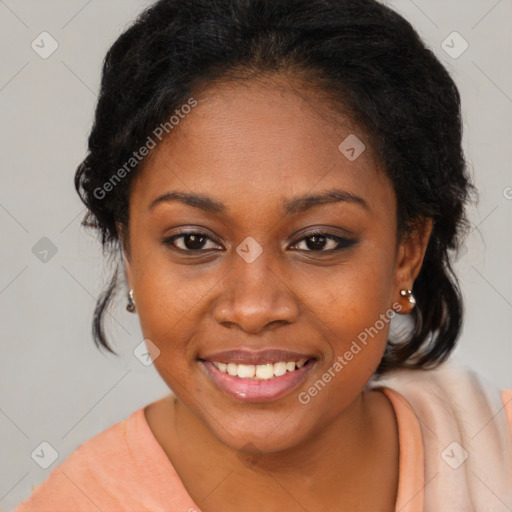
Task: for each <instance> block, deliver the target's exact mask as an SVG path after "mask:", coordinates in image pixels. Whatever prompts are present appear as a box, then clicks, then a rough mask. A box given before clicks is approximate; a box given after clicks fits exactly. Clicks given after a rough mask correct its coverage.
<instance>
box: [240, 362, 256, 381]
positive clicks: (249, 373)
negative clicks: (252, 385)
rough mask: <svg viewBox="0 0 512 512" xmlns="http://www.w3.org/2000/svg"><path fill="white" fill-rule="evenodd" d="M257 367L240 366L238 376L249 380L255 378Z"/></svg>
mask: <svg viewBox="0 0 512 512" xmlns="http://www.w3.org/2000/svg"><path fill="white" fill-rule="evenodd" d="M255 368H256V367H255V366H254V365H253V364H239V365H238V371H237V375H238V376H239V377H240V378H241V379H247V378H249V377H254V370H255Z"/></svg>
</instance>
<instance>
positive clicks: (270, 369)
mask: <svg viewBox="0 0 512 512" xmlns="http://www.w3.org/2000/svg"><path fill="white" fill-rule="evenodd" d="M273 376H274V365H273V364H259V365H257V366H256V377H258V379H270V378H272V377H273Z"/></svg>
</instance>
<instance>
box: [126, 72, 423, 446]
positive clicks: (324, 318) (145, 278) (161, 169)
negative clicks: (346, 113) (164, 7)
mask: <svg viewBox="0 0 512 512" xmlns="http://www.w3.org/2000/svg"><path fill="white" fill-rule="evenodd" d="M294 91H295V90H294V89H293V88H292V87H290V86H289V83H288V82H286V80H285V79H284V78H275V79H274V80H273V81H270V80H269V81H268V82H266V83H264V82H251V83H244V84H222V85H220V84H218V85H216V86H214V87H212V88H210V89H209V90H208V91H207V92H206V93H205V94H202V95H200V96H198V97H197V98H196V99H197V101H198V103H197V105H196V106H195V107H193V108H191V109H190V110H191V111H190V112H189V113H188V114H186V115H183V116H182V117H183V118H182V119H180V121H179V124H178V125H177V126H175V127H174V129H173V130H172V131H171V132H170V135H169V136H168V137H167V138H165V139H163V140H162V142H160V143H159V144H158V145H157V146H156V147H155V148H154V149H152V150H151V152H150V154H149V155H148V156H147V157H146V160H145V162H144V168H143V170H141V172H140V173H139V174H138V175H137V177H136V179H135V181H134V183H133V187H132V191H131V197H130V224H129V233H130V235H129V246H128V248H127V252H128V254H127V258H128V259H127V275H128V279H129V284H130V287H131V288H133V290H134V299H135V303H136V306H137V312H138V315H139V317H140V322H141V327H142V332H143V335H144V337H145V338H146V339H147V340H150V341H151V344H153V345H151V344H150V347H152V346H156V347H157V348H158V350H159V355H158V357H156V359H155V360H154V365H155V367H156V369H157V370H158V372H159V373H160V375H161V376H162V378H163V379H164V381H165V382H166V383H167V384H168V386H169V387H170V388H171V389H172V390H173V392H174V394H175V395H176V396H177V397H178V399H179V400H180V401H181V403H182V404H183V405H184V406H186V407H187V408H188V409H189V410H190V411H191V412H192V413H193V414H194V415H195V416H196V417H197V418H198V419H199V420H200V421H201V422H202V423H203V424H204V425H206V427H207V428H208V429H209V430H210V431H211V432H212V433H213V434H214V436H215V437H216V438H218V439H219V440H221V441H222V442H223V443H225V444H227V445H228V446H231V447H232V448H235V449H240V448H243V447H246V446H249V445H250V446H253V447H255V448H256V449H258V450H261V451H276V450H280V449H285V448H288V447H291V446H294V445H297V444H298V443H300V442H303V441H306V440H308V439H312V438H313V437H314V436H316V435H318V433H319V432H320V431H321V430H322V428H325V427H327V426H328V424H329V423H331V422H332V421H334V420H335V419H336V418H338V417H341V416H343V415H349V414H350V411H351V408H352V407H355V405H354V404H356V403H357V400H358V399H359V398H360V397H361V392H362V390H363V388H364V386H365V384H366V383H367V381H368V380H369V379H370V377H371V376H372V375H373V373H374V372H375V369H376V368H377V366H378V364H379V362H380V360H381V358H382V355H383V351H384V348H385V345H386V340H387V335H388V330H389V321H390V318H391V317H392V315H393V313H392V307H393V304H394V308H395V309H398V310H400V308H402V310H401V312H402V313H406V312H408V311H409V310H408V309H407V304H406V301H405V302H404V301H403V300H401V299H400V294H399V290H400V289H401V288H404V287H409V288H411V287H412V284H413V282H414V278H415V276H416V275H417V273H418V272H419V268H420V266H421V260H422V257H423V253H424V248H425V247H424V245H425V243H426V240H427V238H428V234H429V232H428V233H427V234H426V235H425V237H424V238H423V239H421V240H415V239H413V238H411V240H410V241H404V242H403V243H402V244H401V245H400V246H399V247H398V248H397V245H396V244H397V240H396V199H395V194H394V191H393V188H392V185H391V183H390V181H389V180H388V178H386V177H385V176H384V174H383V173H381V172H378V170H377V167H376V164H375V161H374V159H373V158H372V153H371V148H370V147H369V144H368V143H367V141H366V140H365V136H364V134H363V133H361V132H360V131H359V130H357V129H356V128H352V127H351V126H350V124H349V123H348V121H347V120H346V119H345V120H344V119H339V122H338V123H337V124H334V123H330V122H328V120H327V118H326V116H325V115H324V110H323V108H324V107H325V103H322V100H321V99H320V97H319V96H318V97H316V98H315V96H314V94H315V93H314V92H310V93H309V96H308V97H307V100H306V99H304V98H306V96H304V95H301V94H297V93H296V92H294ZM186 111H188V109H186ZM354 134H355V135H356V136H357V137H358V139H359V141H360V142H362V143H363V144H365V145H366V149H364V151H362V153H361V154H359V156H358V153H360V152H361V149H362V148H363V147H362V146H361V145H360V142H358V141H357V139H355V138H354ZM347 137H350V138H349V139H348V140H347V141H346V142H345V143H344V144H342V146H341V149H340V148H339V146H340V144H341V143H342V142H343V141H344V140H345V139H347ZM166 194H167V200H166V199H165V196H164V195H166ZM171 194H179V195H176V196H171ZM192 195H194V196H195V195H197V196H200V198H194V197H192ZM173 197H174V199H173ZM180 197H181V199H180ZM422 244H423V245H422ZM151 351H152V354H153V355H154V356H156V355H157V354H158V352H157V351H156V350H154V349H153V350H151V349H150V352H151ZM305 361H306V362H305ZM214 363H215V364H214ZM297 363H298V364H297ZM304 363H305V364H304ZM230 374H233V375H230Z"/></svg>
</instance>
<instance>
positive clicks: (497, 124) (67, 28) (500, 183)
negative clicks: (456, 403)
mask: <svg viewBox="0 0 512 512" xmlns="http://www.w3.org/2000/svg"><path fill="white" fill-rule="evenodd" d="M148 4H149V2H144V1H140V0H139V1H136V0H130V1H127V0H103V1H99V0H90V1H86V0H80V1H74V0H73V1H69V0H67V1H64V0H61V1H55V0H53V1H51V0H46V1H44V2H43V1H40V0H39V1H28V0H16V1H15V0H9V1H1V0H0V33H1V34H2V36H1V37H2V44H1V45H0V52H1V62H2V66H1V70H0V109H1V110H0V111H1V118H0V126H1V128H0V129H1V153H0V154H1V167H0V168H1V171H0V172H1V180H0V184H1V188H0V226H1V234H2V240H3V243H2V244H1V245H0V317H1V323H0V336H1V340H2V342H1V348H2V358H1V363H0V364H1V367H0V389H1V400H0V428H1V437H0V440H1V446H0V450H1V453H2V457H1V461H0V471H1V473H0V474H1V479H0V510H1V511H7V510H11V509H12V508H14V506H15V505H16V504H17V503H18V502H20V501H21V500H22V499H26V498H27V497H28V495H29V494H30V492H31V487H32V486H35V485H37V484H38V483H40V482H42V481H43V480H45V479H46V478H47V476H48V474H49V472H50V471H51V470H52V469H53V468H54V467H55V466H56V465H57V464H59V463H61V462H62V461H63V460H64V459H65V458H66V457H67V456H68V455H69V454H70V453H71V452H72V451H74V450H75V449H76V448H77V447H78V445H79V444H81V443H82V442H84V441H86V440H87V439H89V438H91V437H92V436H93V435H95V434H97V433H99V432H101V431H103V430H104V429H106V428H107V427H108V426H110V425H112V424H113V423H115V422H117V421H120V420H122V419H124V418H125V417H126V416H127V415H129V414H130V413H131V412H133V411H134V410H135V409H138V408H140V407H142V406H144V405H146V404H147V403H149V402H152V401H153V400H156V399H158V398H160V397H161V396H163V395H164V394H166V393H167V391H168V390H167V387H166V386H165V384H164V383H163V382H162V381H161V379H160V377H159V376H158V374H157V373H156V371H155V370H154V368H153V367H152V366H148V367H146V366H144V365H143V364H142V363H141V362H140V361H139V360H138V359H137V358H136V357H134V355H133V353H132V351H133V349H134V348H135V347H136V346H137V345H139V344H140V343H141V340H142V335H141V332H140V328H139V324H138V321H137V317H136V316H135V315H130V314H129V313H127V312H126V311H125V309H124V306H125V301H124V300H123V299H122V298H120V300H119V301H118V304H117V305H116V307H115V308H113V309H112V311H111V316H110V323H109V329H110V332H111V337H113V338H114V340H115V342H114V347H115V349H116V350H117V351H118V352H120V353H121V357H119V358H117V357H115V356H111V355H106V354H103V353H101V352H100V351H98V350H97V349H96V348H95V346H94V344H93V341H92V338H91V334H90V322H91V317H92V313H93V308H94V304H95V297H96V296H97V295H98V294H99V292H100V291H101V290H102V289H103V286H104V284H105V281H106V279H107V277H108V276H109V268H108V267H107V266H106V265H105V264H104V262H103V259H102V254H101V250H100V247H99V243H97V242H96V240H95V239H94V238H93V237H92V236H91V235H90V234H87V233H86V232H84V231H83V230H82V229H81V228H80V226H79V222H80V219H81V217H82V215H83V211H84V210H83V207H82V205H81V203H80V202H79V199H78V197H77V195H76V194H75V192H74V187H73V175H74V170H75V168H76V166H77V164H78V163H79V162H80V161H81V160H82V159H83V157H84V155H85V148H86V138H87V135H88V133H89V130H90V127H91V122H92V115H93V109H94V106H95V101H96V92H97V90H98V86H99V80H100V70H101V64H102V59H103V57H104V55H105V52H106V50H107V49H108V47H109V46H110V45H111V44H112V43H113V42H114V40H115V39H116V38H117V36H118V35H119V34H120V33H121V32H122V31H123V29H124V28H126V26H127V24H128V23H129V22H130V21H131V20H132V19H133V18H134V17H135V15H136V14H137V13H138V12H139V11H140V10H142V8H143V7H144V6H146V5H148ZM389 4H390V5H391V6H393V7H394V8H396V9H397V10H398V11H399V12H401V13H402V14H403V15H404V16H405V17H406V18H407V19H409V20H410V21H411V23H412V24H413V26H414V27H415V28H416V29H417V30H418V31H419V33H420V35H421V36H422V37H423V38H424V40H425V41H426V42H427V44H428V45H429V46H430V47H431V48H432V49H433V51H434V52H435V53H436V54H437V55H438V56H439V58H440V59H441V60H442V61H443V62H444V63H445V64H446V66H447V67H448V69H449V70H450V72H451V73H452V75H453V77H454V78H455V80H456V82H457V84H458V85H459V88H460V91H461V94H462V101H463V110H464V127H465V139H464V147H465V151H466V155H467V159H468V162H469V165H470V171H471V173H472V174H473V175H474V179H475V182H476V185H477V187H478V189H479V191H480V203H479V204H478V207H476V208H472V209H471V220H472V223H473V229H472V231H471V234H470V235H469V237H468V238H467V242H466V247H465V249H464V250H463V251H462V253H461V257H460V258H459V260H458V261H457V263H456V269H457V271H458V273H459V275H460V277H461V281H462V287H463V293H464V297H465V300H466V311H467V316H466V322H465V326H464V330H463V333H462V336H461V340H460V344H459V347H458V348H457V350H456V352H455V355H454V361H455V362H457V363H460V364H464V365H466V364H467V365H469V366H471V367H472V368H473V369H475V370H476V371H477V372H479V373H480V374H481V375H483V376H484V377H486V378H487V379H489V380H491V381H492V382H493V383H494V384H496V385H497V386H499V387H501V388H512V375H511V372H510V368H511V362H512V338H511V333H512V315H511V308H512V271H511V267H510V264H511V261H512V260H511V255H512V250H511V249H512V229H511V224H512V223H511V220H512V199H511V198H512V188H511V187H512V175H511V171H510V167H509V163H510V162H511V161H512V158H511V156H512V155H511V152H512V149H511V148H512V145H511V140H510V133H511V130H510V128H511V123H510V121H511V111H512V66H511V55H510V49H511V48H512V35H511V34H512V33H511V31H510V29H509V23H510V19H512V2H511V1H510V0H501V1H496V0H492V1H491V0H489V1H484V0H479V1H467V0H465V1H464V2H462V1H433V0H429V1H426V0H415V1H412V0H400V1H393V2H389ZM43 31H47V32H49V33H50V34H51V36H52V37H53V38H54V39H55V40H56V41H57V42H58V45H59V46H58V49H57V50H56V51H55V52H54V53H53V54H52V55H51V56H49V57H48V58H46V59H43V58H41V57H40V55H39V54H38V53H36V52H35V51H34V50H33V49H32V47H31V43H32V41H33V40H36V42H37V41H38V40H39V39H37V38H38V36H39V34H40V33H41V32H43ZM453 31H457V32H458V33H460V34H461V36H462V37H463V38H464V40H466V41H467V43H468V44H469V47H468V49H467V50H466V51H465V52H464V53H462V55H460V56H458V57H457V58H453V57H451V56H450V55H448V53H446V52H445V50H444V49H443V48H442V42H443V41H445V40H446V38H447V36H449V35H450V34H451V33H452V32H453ZM445 44H448V45H450V46H452V47H453V48H452V50H451V52H452V53H453V52H454V51H459V50H460V49H461V48H462V47H461V44H462V41H461V40H458V39H457V38H455V39H454V38H453V36H451V39H450V38H448V40H447V43H445ZM45 48H46V49H48V48H49V44H48V41H47V43H45ZM43 237H47V238H48V239H49V240H51V243H52V244H53V245H54V246H55V248H56V249H57V252H56V254H54V255H53V256H52V253H51V252H50V253H48V255H47V257H46V259H47V261H46V262H44V261H41V260H40V258H41V257H43V256H42V253H40V254H39V257H37V255H36V254H34V252H36V253H37V248H38V247H40V244H43V245H44V244H48V241H42V242H41V241H40V240H41V239H42V238H43ZM36 244H39V245H36ZM34 246H35V247H36V249H34V252H33V248H34ZM43 441H46V442H48V443H50V445H51V446H53V447H54V448H55V450H56V451H57V452H58V459H57V460H56V461H55V462H54V463H53V464H52V465H51V466H50V467H49V468H47V469H42V468H40V467H39V466H38V465H37V464H36V463H35V462H34V460H33V459H32V458H31V453H32V452H33V450H34V449H36V448H37V447H38V446H39V444H40V443H41V442H43Z"/></svg>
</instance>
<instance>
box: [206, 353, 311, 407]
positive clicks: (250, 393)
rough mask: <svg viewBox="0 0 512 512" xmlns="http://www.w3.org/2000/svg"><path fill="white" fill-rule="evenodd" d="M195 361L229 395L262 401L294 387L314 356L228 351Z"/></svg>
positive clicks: (251, 400)
mask: <svg viewBox="0 0 512 512" xmlns="http://www.w3.org/2000/svg"><path fill="white" fill-rule="evenodd" d="M198 361H199V363H200V364H201V366H202V367H203V368H204V370H205V372H206V374H207V376H208V377H209V379H210V381H211V382H212V383H213V384H214V385H215V386H216V387H217V388H220V389H221V390H222V391H223V392H225V393H227V394H228V395H229V396H230V397H233V398H235V399H237V400H242V401H247V402H266V401H272V400H276V399H278V398H280V397H282V396H284V395H286V394H288V393H289V392H291V391H292V390H293V389H295V388H297V387H298V386H299V385H300V384H301V383H302V382H303V381H304V379H305V378H306V376H307V375H308V374H309V372H310V371H311V370H312V369H313V367H314V366H315V365H316V363H317V358H316V357H313V356H308V355H305V354H298V353H290V352H283V351H278V350H271V351H263V352H258V353H252V352H246V351H231V352H224V353H220V354H214V355H212V356H209V357H205V358H199V359H198Z"/></svg>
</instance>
